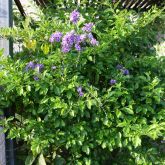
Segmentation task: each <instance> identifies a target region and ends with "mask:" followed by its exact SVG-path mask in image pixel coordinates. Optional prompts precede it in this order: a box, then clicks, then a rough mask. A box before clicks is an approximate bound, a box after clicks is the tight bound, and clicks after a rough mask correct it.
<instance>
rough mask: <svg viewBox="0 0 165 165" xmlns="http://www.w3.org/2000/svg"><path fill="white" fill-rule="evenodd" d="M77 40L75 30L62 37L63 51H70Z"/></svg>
mask: <svg viewBox="0 0 165 165" xmlns="http://www.w3.org/2000/svg"><path fill="white" fill-rule="evenodd" d="M74 42H75V32H74V31H70V32H68V33H66V35H65V36H64V37H63V38H62V52H63V53H68V52H69V51H70V50H71V48H72V46H73V44H74Z"/></svg>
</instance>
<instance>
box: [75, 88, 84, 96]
mask: <svg viewBox="0 0 165 165" xmlns="http://www.w3.org/2000/svg"><path fill="white" fill-rule="evenodd" d="M77 92H78V94H79V96H80V97H82V96H83V95H84V93H83V92H82V87H81V86H80V87H78V88H77Z"/></svg>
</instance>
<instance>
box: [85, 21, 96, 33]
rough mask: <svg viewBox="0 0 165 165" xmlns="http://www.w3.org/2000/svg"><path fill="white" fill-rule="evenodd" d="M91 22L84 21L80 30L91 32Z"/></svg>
mask: <svg viewBox="0 0 165 165" xmlns="http://www.w3.org/2000/svg"><path fill="white" fill-rule="evenodd" d="M93 25H94V24H93V23H86V24H85V25H84V26H83V27H82V30H83V31H84V32H88V33H89V32H91V31H92V28H93Z"/></svg>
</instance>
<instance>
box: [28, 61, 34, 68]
mask: <svg viewBox="0 0 165 165" xmlns="http://www.w3.org/2000/svg"><path fill="white" fill-rule="evenodd" d="M34 68H35V63H34V62H33V61H30V62H29V63H28V64H27V65H26V70H29V69H34Z"/></svg>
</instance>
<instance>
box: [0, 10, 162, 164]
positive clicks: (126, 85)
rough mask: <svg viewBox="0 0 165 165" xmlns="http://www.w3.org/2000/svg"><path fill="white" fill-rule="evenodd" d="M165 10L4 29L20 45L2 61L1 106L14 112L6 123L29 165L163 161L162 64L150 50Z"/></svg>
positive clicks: (74, 16)
mask: <svg viewBox="0 0 165 165" xmlns="http://www.w3.org/2000/svg"><path fill="white" fill-rule="evenodd" d="M161 12H162V11H161V10H158V9H155V8H154V9H152V10H150V11H149V12H146V13H143V14H136V13H134V12H132V11H129V12H128V11H126V10H118V9H116V8H112V7H110V8H106V10H104V11H102V12H101V14H100V17H99V18H97V17H96V16H97V13H96V14H93V15H91V19H90V18H88V19H86V20H83V19H82V17H81V19H79V13H76V11H75V12H74V13H72V17H70V21H69V14H66V18H65V21H61V20H60V19H58V18H46V17H45V18H42V21H41V22H38V24H37V27H36V28H35V29H34V28H31V27H30V25H29V23H30V20H28V19H26V21H25V22H24V23H23V28H19V27H18V28H13V29H1V34H2V36H3V37H6V38H8V37H12V39H13V41H14V42H16V41H19V42H22V43H23V48H22V51H21V52H18V53H15V55H14V57H13V58H9V57H3V56H1V60H0V64H1V70H0V77H1V82H0V87H1V88H0V89H1V93H0V107H1V109H4V108H8V107H11V109H12V111H13V114H14V115H13V116H10V117H8V118H6V119H4V120H3V122H2V125H3V126H4V128H5V131H6V132H7V133H8V138H13V139H17V140H18V141H19V140H23V141H24V143H26V144H27V151H28V156H27V159H26V160H25V164H27V165H28V164H29V165H30V164H33V163H34V164H36V163H37V162H38V163H39V164H44V163H47V164H77V165H81V164H86V165H90V164H94V165H97V164H98V165H101V164H110V162H111V163H112V164H147V165H148V164H163V163H164V161H165V160H164V158H163V156H162V155H163V149H162V146H163V145H164V144H163V137H164V134H165V131H164V128H165V120H164V115H165V103H164V86H165V84H164V77H165V71H164V70H163V68H164V65H165V61H164V60H165V59H164V57H163V56H162V57H160V58H158V57H156V53H155V51H154V50H153V49H151V48H152V47H151V46H152V45H153V44H154V42H155V39H154V36H155V29H154V28H153V26H152V24H153V21H154V20H155V18H157V17H159V15H160V14H161ZM82 14H83V13H82ZM89 14H90V12H89ZM83 15H85V13H84V14H83ZM84 17H85V16H84ZM94 18H95V19H94ZM50 20H51V21H50ZM90 22H92V23H91V24H85V27H84V23H90ZM92 26H94V27H93V29H92ZM91 29H92V31H91ZM72 30H74V31H72ZM89 31H91V33H90V32H89ZM68 32H69V33H68ZM61 33H62V34H61ZM80 34H85V35H86V36H85V39H84V41H81V42H79V41H77V40H78V39H79V36H78V35H80ZM81 37H82V36H81ZM75 42H76V43H75Z"/></svg>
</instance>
